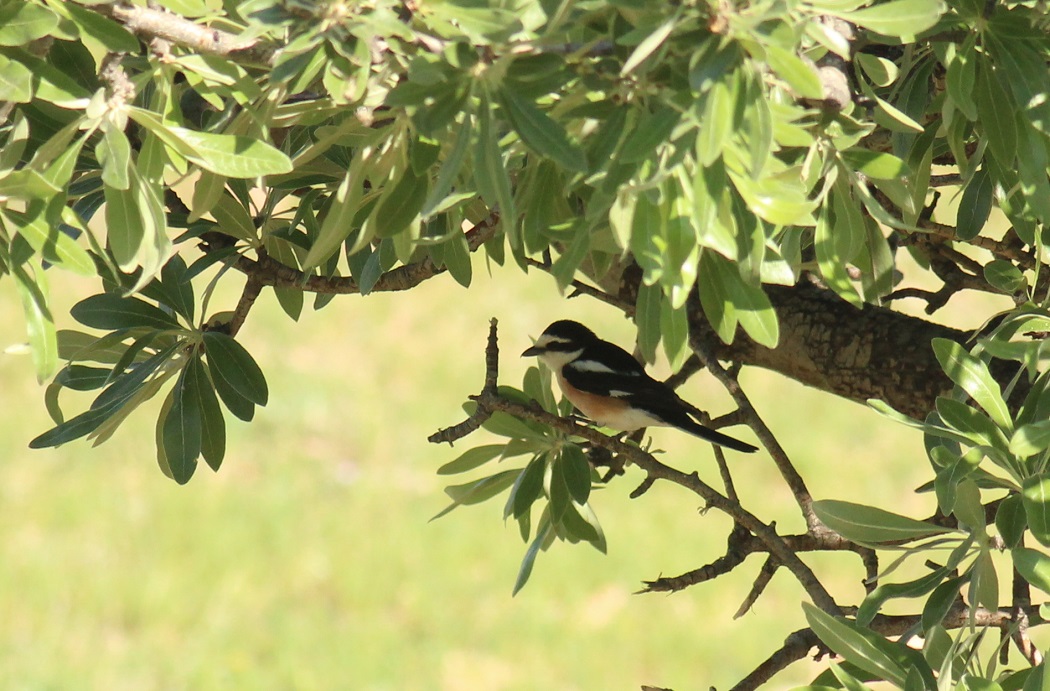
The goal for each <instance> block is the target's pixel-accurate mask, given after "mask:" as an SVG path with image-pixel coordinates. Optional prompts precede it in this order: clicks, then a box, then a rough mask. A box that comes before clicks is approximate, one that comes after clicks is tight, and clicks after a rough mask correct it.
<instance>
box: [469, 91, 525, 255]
mask: <svg viewBox="0 0 1050 691" xmlns="http://www.w3.org/2000/svg"><path fill="white" fill-rule="evenodd" d="M492 120H493V117H492V104H491V103H490V102H489V100H488V98H487V97H483V98H482V99H481V103H480V106H479V110H478V128H477V133H478V134H477V137H478V139H477V144H476V146H475V149H474V168H475V170H474V182H475V184H477V187H478V191H479V192H481V196H482V197H483V198H484V199H485V201H486V202H488V204H489V205H490V206H494V207H498V208H499V212H500V219H501V225H503V227H504V228H508V227H512V226H513V224H514V223H515V222H516V219H517V212H516V211H515V209H514V196H513V194H512V193H511V187H510V177H509V176H508V175H507V169H506V167H505V166H504V165H503V156H502V154H501V153H500V148H499V135H498V134H497V132H496V128H495V127H494V124H493V122H492ZM509 235H510V236H511V237H512V238H513V237H514V233H509Z"/></svg>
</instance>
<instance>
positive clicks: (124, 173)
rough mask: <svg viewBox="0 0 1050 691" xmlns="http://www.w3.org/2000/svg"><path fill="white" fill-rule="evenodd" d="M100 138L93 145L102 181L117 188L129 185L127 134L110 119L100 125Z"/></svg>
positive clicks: (129, 153) (128, 145)
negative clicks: (100, 169) (96, 144)
mask: <svg viewBox="0 0 1050 691" xmlns="http://www.w3.org/2000/svg"><path fill="white" fill-rule="evenodd" d="M102 135H103V136H102V140H101V141H99V143H98V146H96V147H95V155H96V156H97V157H98V161H99V163H100V164H102V182H104V183H106V185H108V186H109V187H112V188H114V189H118V190H126V189H128V186H129V184H130V183H129V181H128V168H129V164H130V162H131V144H130V143H129V142H128V138H127V135H125V134H124V132H123V131H122V130H121V129H119V128H118V127H117V126H116V125H115V124H113V122H112V121H111V120H106V121H105V122H104V123H103V125H102Z"/></svg>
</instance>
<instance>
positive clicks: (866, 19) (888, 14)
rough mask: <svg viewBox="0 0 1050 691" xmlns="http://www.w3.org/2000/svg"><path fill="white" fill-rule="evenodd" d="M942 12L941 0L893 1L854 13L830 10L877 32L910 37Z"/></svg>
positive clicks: (922, 29)
mask: <svg viewBox="0 0 1050 691" xmlns="http://www.w3.org/2000/svg"><path fill="white" fill-rule="evenodd" d="M944 12H945V7H944V4H943V3H942V2H940V0H892V1H891V2H883V3H879V4H877V5H874V6H872V7H865V8H864V9H860V10H856V11H854V12H834V11H831V12H829V13H831V14H835V15H837V16H839V17H842V18H843V19H845V20H847V21H850V22H853V23H854V24H856V25H858V26H862V27H864V28H866V29H871V30H872V31H877V32H879V33H880V34H885V35H887V36H901V37H911V36H915V35H916V34H918V33H921V32H923V31H926V30H927V29H929V28H930V27H932V26H933V25H934V24H936V23H937V20H938V19H940V18H941V15H942V14H944Z"/></svg>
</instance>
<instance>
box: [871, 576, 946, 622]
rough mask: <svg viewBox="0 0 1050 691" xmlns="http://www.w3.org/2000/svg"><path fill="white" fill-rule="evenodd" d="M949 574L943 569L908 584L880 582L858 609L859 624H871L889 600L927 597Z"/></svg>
mask: <svg viewBox="0 0 1050 691" xmlns="http://www.w3.org/2000/svg"><path fill="white" fill-rule="evenodd" d="M947 574H948V569H946V568H944V567H941V568H939V569H936V570H934V571H931V572H930V573H928V574H926V575H925V576H921V577H919V578H917V579H915V580H913V581H909V582H907V583H881V582H880V583H879V585H878V586H877V587H876V588H875V590H873V591H871V592H870V593H868V595H867V597H865V598H864V602H862V603H861V605H860V607H859V608H858V609H857V623H858V624H859V625H861V626H867V625H868V624H870V623H871V621H872V619H874V618H875V615H876V614H878V611H879V609H880V608H881V607H882V605H883V604H884V603H885V602H886V601H887V600H890V599H893V598H912V597H919V596H921V595H925V594H926V593H928V592H930V591H932V590H933V589H934V588H936V587H937V586H938V585H940V584H941V582H942V581H943V580H944V578H945V576H946V575H947Z"/></svg>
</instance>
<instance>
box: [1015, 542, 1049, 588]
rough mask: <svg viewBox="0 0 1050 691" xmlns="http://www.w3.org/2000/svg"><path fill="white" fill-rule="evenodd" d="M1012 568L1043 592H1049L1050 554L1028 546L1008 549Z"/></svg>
mask: <svg viewBox="0 0 1050 691" xmlns="http://www.w3.org/2000/svg"><path fill="white" fill-rule="evenodd" d="M1010 555H1011V556H1012V557H1013V560H1014V568H1015V569H1017V572H1018V573H1019V574H1021V576H1022V577H1024V579H1025V580H1026V581H1028V582H1029V583H1031V584H1032V585H1034V586H1035V587H1036V588H1039V589H1040V590H1042V591H1043V592H1044V593H1050V556H1047V555H1045V554H1043V553H1042V552H1040V551H1038V550H1034V549H1029V548H1028V547H1017V548H1015V549H1012V550H1010Z"/></svg>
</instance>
